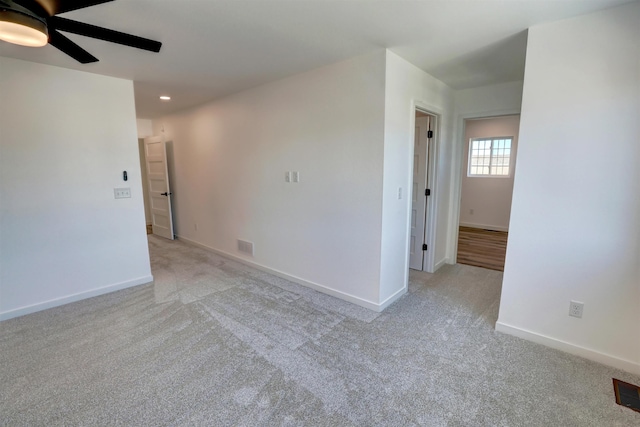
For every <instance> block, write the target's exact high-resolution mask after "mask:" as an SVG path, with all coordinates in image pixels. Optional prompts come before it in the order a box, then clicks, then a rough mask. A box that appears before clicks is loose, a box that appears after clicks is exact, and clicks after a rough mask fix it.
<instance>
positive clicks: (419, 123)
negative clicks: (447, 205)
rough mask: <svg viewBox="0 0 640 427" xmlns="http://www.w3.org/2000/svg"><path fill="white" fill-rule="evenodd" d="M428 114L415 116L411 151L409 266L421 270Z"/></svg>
mask: <svg viewBox="0 0 640 427" xmlns="http://www.w3.org/2000/svg"><path fill="white" fill-rule="evenodd" d="M429 120H430V117H429V116H426V117H425V116H421V117H416V128H415V135H414V152H413V185H412V195H411V236H410V242H409V246H410V247H409V268H412V269H414V270H423V265H424V251H423V250H422V245H423V244H424V242H425V232H424V231H425V219H426V216H425V215H426V206H427V198H426V196H425V190H426V188H427V163H428V159H429V138H428V137H427V132H428V130H429Z"/></svg>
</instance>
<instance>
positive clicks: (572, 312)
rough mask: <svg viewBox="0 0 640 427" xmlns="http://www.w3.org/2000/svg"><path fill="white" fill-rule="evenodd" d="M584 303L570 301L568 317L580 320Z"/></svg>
mask: <svg viewBox="0 0 640 427" xmlns="http://www.w3.org/2000/svg"><path fill="white" fill-rule="evenodd" d="M583 309H584V303H583V302H579V301H571V302H570V303H569V316H572V317H577V318H581V317H582V310H583Z"/></svg>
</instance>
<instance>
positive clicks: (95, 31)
mask: <svg viewBox="0 0 640 427" xmlns="http://www.w3.org/2000/svg"><path fill="white" fill-rule="evenodd" d="M47 23H48V24H49V28H53V29H56V30H60V31H66V32H69V33H73V34H79V35H81V36H86V37H91V38H94V39H99V40H105V41H108V42H112V43H118V44H122V45H125V46H130V47H135V48H138V49H143V50H149V51H151V52H160V48H161V47H162V43H160V42H157V41H154V40H150V39H145V38H143V37H138V36H134V35H131V34H126V33H121V32H120V31H114V30H109V29H108V28H102V27H96V26H95V25H90V24H85V23H84V22H78V21H73V20H71V19H67V18H61V17H59V16H52V17H51V18H49V19H47Z"/></svg>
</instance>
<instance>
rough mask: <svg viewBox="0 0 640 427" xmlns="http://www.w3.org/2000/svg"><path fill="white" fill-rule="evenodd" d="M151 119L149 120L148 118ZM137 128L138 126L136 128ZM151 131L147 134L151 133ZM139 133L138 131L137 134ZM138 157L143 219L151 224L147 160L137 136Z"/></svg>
mask: <svg viewBox="0 0 640 427" xmlns="http://www.w3.org/2000/svg"><path fill="white" fill-rule="evenodd" d="M149 121H151V120H149ZM138 129H139V128H138ZM152 132H153V131H151V132H150V133H149V135H152ZM139 134H140V133H139V132H138V135H139ZM138 157H139V158H140V181H141V182H142V201H143V202H144V220H145V222H146V223H147V224H151V222H152V217H151V206H150V201H149V184H148V182H147V179H148V177H147V160H146V154H145V149H144V138H138Z"/></svg>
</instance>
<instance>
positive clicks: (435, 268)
mask: <svg viewBox="0 0 640 427" xmlns="http://www.w3.org/2000/svg"><path fill="white" fill-rule="evenodd" d="M447 261H449V260H448V259H447V258H442V259H441V260H440V261H438V262H436V265H435V267H434V269H433V272H434V273H435V272H436V271H438V269H439V268H440V267H442V266H443V265H445V264H447Z"/></svg>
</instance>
